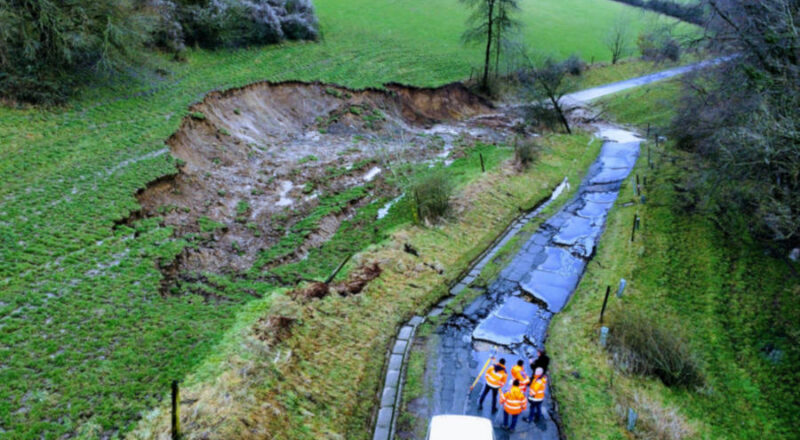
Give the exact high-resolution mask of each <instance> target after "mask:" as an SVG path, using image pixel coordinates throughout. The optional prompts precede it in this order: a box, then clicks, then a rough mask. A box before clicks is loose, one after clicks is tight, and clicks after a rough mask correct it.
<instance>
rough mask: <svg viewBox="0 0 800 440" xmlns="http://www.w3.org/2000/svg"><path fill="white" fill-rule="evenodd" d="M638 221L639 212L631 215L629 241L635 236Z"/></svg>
mask: <svg viewBox="0 0 800 440" xmlns="http://www.w3.org/2000/svg"><path fill="white" fill-rule="evenodd" d="M638 222H639V214H634V216H633V226H631V242H633V240H634V239H635V238H636V223H638Z"/></svg>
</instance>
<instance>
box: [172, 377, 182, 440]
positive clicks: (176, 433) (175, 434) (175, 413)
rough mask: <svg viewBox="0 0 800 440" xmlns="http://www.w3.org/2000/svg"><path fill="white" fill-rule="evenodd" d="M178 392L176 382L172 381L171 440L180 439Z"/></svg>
mask: <svg viewBox="0 0 800 440" xmlns="http://www.w3.org/2000/svg"><path fill="white" fill-rule="evenodd" d="M180 400H181V396H180V390H179V389H178V381H177V380H173V381H172V440H178V439H180V438H181V414H180V411H181V407H180Z"/></svg>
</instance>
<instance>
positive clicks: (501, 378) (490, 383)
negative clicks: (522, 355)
mask: <svg viewBox="0 0 800 440" xmlns="http://www.w3.org/2000/svg"><path fill="white" fill-rule="evenodd" d="M485 377H486V386H484V387H483V394H481V398H480V400H479V401H478V411H481V410H483V401H484V399H486V395H487V394H489V391H491V392H492V413H496V412H497V392H498V390H499V389H500V388H503V385H505V384H506V380H508V374H507V373H506V360H505V359H500V362H498V363H496V364H494V366H493V367H491V368H489V369H488V370H486V376H485Z"/></svg>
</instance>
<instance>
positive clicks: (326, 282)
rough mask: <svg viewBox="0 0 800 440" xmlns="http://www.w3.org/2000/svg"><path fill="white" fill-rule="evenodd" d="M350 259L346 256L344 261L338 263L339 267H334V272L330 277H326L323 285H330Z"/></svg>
mask: <svg viewBox="0 0 800 440" xmlns="http://www.w3.org/2000/svg"><path fill="white" fill-rule="evenodd" d="M350 257H352V255H348V256H347V257H345V259H344V261H342V262H341V263H339V265H338V266H337V267H336V270H334V271H333V273H332V274H330V276H328V278H326V279H325V284H330V282H331V281H333V279H334V278H336V275H338V274H339V272H341V270H342V268H343V267H344V265H345V264H347V262H348V261H350Z"/></svg>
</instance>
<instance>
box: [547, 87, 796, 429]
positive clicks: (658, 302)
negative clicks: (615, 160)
mask: <svg viewBox="0 0 800 440" xmlns="http://www.w3.org/2000/svg"><path fill="white" fill-rule="evenodd" d="M677 90H678V88H677V84H676V83H674V82H672V83H664V84H658V85H653V86H649V87H646V88H643V89H641V90H636V91H633V92H630V93H626V94H619V95H616V96H613V97H611V98H608V99H607V100H606V103H607V105H608V107H609V108H610V109H612V110H613V109H618V110H614V111H616V112H617V114H618V117H619V121H620V122H626V123H631V124H635V125H638V126H640V127H641V126H642V124H645V125H646V123H648V122H650V123H652V124H656V125H659V126H663V125H664V124H666V122H667V121H666V120H665V119H664V118H666V117H667V116H668V115H670V114H671V112H672V110H671V106H670V103H672V104H674V102H675V99H677ZM619 109H621V110H622V111H619ZM654 115H660V116H658V117H656V116H654ZM643 148H645V149H646V148H648V147H647V146H644V147H643ZM649 148H654V147H653V146H650V147H649ZM644 151H645V150H643V153H644ZM653 160H654V162H655V167H654V169H650V168H649V167H648V166H647V154H643V155H642V157H641V158H640V161H639V164H637V167H636V169H635V170H634V172H633V173H634V174H639V175H640V176H641V177H642V178H643V177H644V176H647V178H648V179H647V185H645V186H644V194H645V196H646V201H647V202H646V204H644V203H641V201H640V200H638V198H637V200H634V199H633V197H632V191H633V188H632V186H631V185H632V181H633V180H632V179H633V178H631V179H628V180H627V181H626V183H625V184H624V185H623V188H622V190H621V193H620V194H621V195H620V198H619V199H618V201H617V203H616V205H615V207H614V208H613V209H612V211H611V212H610V214H609V216H608V221H607V226H606V232H605V235H604V237H603V239H602V240H601V241H600V243H599V245H598V249H597V254H596V257H595V258H594V260H593V261H592V262H591V263H590V264H589V266H588V268H587V272H586V275H585V276H584V278H583V280H582V281H581V283H580V285H579V287H578V290H577V291H576V293H575V295H574V296H573V298H572V300H571V301H570V303H569V304H568V306H567V307H566V308H565V309H564V311H562V312H561V313H560V314H558V315H556V316H555V317H554V319H553V322H552V324H551V330H550V337H549V339H548V353H550V355H551V356H552V358H553V366H554V368H553V375H554V380H553V381H554V383H557V384H558V390H557V391H558V394H557V396H556V397H557V399H558V401H559V410H560V412H561V416H562V419H563V422H564V428H565V430H566V434H567V436H568V437H571V438H598V439H624V438H630V436H631V434H630V433H628V432H627V431H626V429H625V427H624V425H625V415H626V412H627V409H628V408H633V409H634V410H635V411H637V412H639V414H640V422H639V423H638V424H637V427H636V429H635V431H634V433H633V436H634V437H636V438H664V439H672V438H687V437H689V438H719V439H739V438H741V439H745V438H759V437H762V436H767V437H769V438H786V439H788V438H797V435H798V427H797V423H796V417H795V414H797V411H798V409H800V401H798V397H797V393H796V392H795V386H796V384H797V383H798V380H799V379H800V376H799V375H798V374H797V372H796V369H795V368H794V365H796V363H797V362H798V360H800V352H799V351H798V349H797V347H798V345H797V342H798V328H797V320H796V316H798V313H800V301H799V300H798V298H800V297H799V296H798V293H800V289H799V288H798V287H797V286H798V281H797V275H796V271H797V266H795V267H794V268H790V267H789V265H788V264H787V262H786V261H784V260H783V259H781V258H775V257H772V256H770V254H769V253H768V252H767V253H765V250H764V248H763V247H762V245H760V244H758V243H755V242H753V241H752V240H750V238H749V237H727V236H725V235H724V234H723V233H722V232H721V231H720V230H719V229H718V228H717V227H716V226H715V224H714V222H713V219H710V218H707V217H705V216H704V215H702V214H701V213H696V212H684V211H682V210H681V209H680V208H678V203H677V198H678V196H679V194H678V190H677V189H676V185H675V184H676V183H678V182H680V181H681V178H682V176H683V173H684V172H685V169H686V168H688V167H691V166H693V165H692V161H693V160H694V159H693V158H692V157H690V156H688V155H686V154H684V153H682V152H679V151H676V150H675V149H674V148H673V147H672V146H671V145H669V144H668V145H667V146H666V147H664V149H663V150H659V151H655V150H654V152H653ZM626 202H629V203H626ZM637 214H638V215H639V216H640V218H641V219H642V220H641V224H642V228H641V230H640V231H638V232H637V235H636V238H635V241H631V232H632V231H631V226H632V224H633V218H634V216H635V215H637ZM620 278H625V279H626V280H627V281H628V286H627V288H626V290H625V294H624V296H623V297H622V298H616V297H614V296H613V295H612V297H611V298H610V299H609V310H608V311H607V318H606V319H607V320H613V319H614V315H615V313H617V312H619V311H621V310H623V309H625V310H627V309H633V310H637V311H641V312H643V313H644V312H646V313H648V316H650V317H651V318H650V319H654V320H657V321H660V322H665V323H677V325H678V326H679V328H680V330H681V331H682V333H684V335H685V336H686V338H687V341H688V345H689V347H690V349H691V350H692V352H693V353H694V354H695V355H696V356H697V358H698V362H699V365H700V369H701V370H702V374H703V377H704V379H705V380H704V385H703V386H700V387H689V388H681V387H666V386H665V385H664V384H663V383H662V382H661V381H659V380H657V379H653V378H650V377H646V376H636V375H627V374H622V373H621V372H620V371H619V370H618V369H617V368H616V366H615V365H614V363H613V362H612V361H611V360H610V357H609V355H608V353H607V352H606V351H605V350H603V349H601V348H600V346H599V344H598V337H599V328H600V324H599V323H598V318H599V313H600V308H601V305H602V302H603V294H604V292H605V288H606V286H607V285H610V286H612V290H613V289H615V288H616V286H617V284H618V283H619V280H620ZM792 384H794V385H792Z"/></svg>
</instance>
